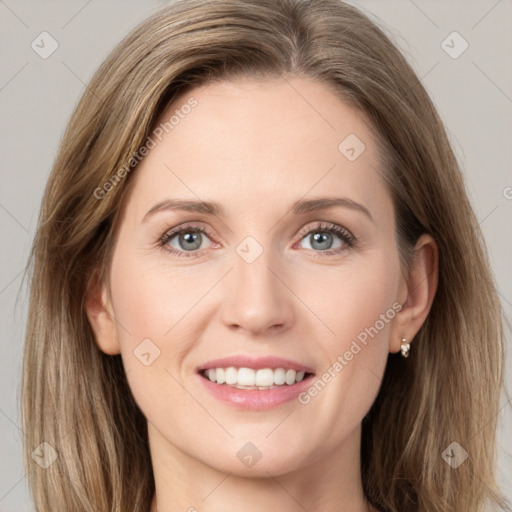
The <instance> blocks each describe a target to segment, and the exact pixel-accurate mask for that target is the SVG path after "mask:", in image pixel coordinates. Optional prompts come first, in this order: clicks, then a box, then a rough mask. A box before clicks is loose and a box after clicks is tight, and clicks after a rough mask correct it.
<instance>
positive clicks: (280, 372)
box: [274, 368, 286, 386]
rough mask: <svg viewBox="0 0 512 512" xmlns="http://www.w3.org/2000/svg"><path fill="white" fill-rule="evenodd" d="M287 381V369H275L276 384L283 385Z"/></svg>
mask: <svg viewBox="0 0 512 512" xmlns="http://www.w3.org/2000/svg"><path fill="white" fill-rule="evenodd" d="M285 382H286V370H284V368H278V369H277V370H275V371H274V384H276V385H277V386H282V385H283V384H284V383H285Z"/></svg>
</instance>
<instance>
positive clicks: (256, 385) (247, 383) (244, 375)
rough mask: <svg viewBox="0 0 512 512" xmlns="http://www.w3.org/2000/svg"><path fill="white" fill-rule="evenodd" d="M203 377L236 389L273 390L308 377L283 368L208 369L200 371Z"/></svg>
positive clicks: (303, 373)
mask: <svg viewBox="0 0 512 512" xmlns="http://www.w3.org/2000/svg"><path fill="white" fill-rule="evenodd" d="M202 375H203V377H205V378H207V379H209V380H210V382H215V383H217V384H225V385H227V386H232V387H234V388H237V389H246V390H249V389H259V390H267V389H274V388H277V387H279V386H292V385H293V384H296V383H298V382H302V381H303V380H304V378H305V377H306V376H307V375H308V373H307V372H304V371H295V370H292V369H288V370H287V369H285V368H275V369H273V368H260V369H259V370H254V369H253V368H244V367H242V368H235V367H233V366H230V367H228V368H209V369H206V370H203V371H202Z"/></svg>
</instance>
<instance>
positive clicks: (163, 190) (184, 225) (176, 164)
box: [110, 78, 407, 475]
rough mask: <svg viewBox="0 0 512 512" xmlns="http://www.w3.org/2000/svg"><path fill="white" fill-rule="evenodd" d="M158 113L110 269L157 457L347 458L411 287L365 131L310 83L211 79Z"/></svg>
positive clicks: (119, 338)
mask: <svg viewBox="0 0 512 512" xmlns="http://www.w3.org/2000/svg"><path fill="white" fill-rule="evenodd" d="M187 102H188V103H187ZM184 105H189V106H190V105H191V106H190V108H189V107H184ZM176 110H178V112H175V111H176ZM173 115H174V116H175V117H174V118H173V120H172V121H170V122H169V120H170V118H171V116H173ZM161 121H162V123H165V122H169V124H167V126H166V129H165V128H163V127H161V128H160V129H159V130H158V131H157V132H154V133H153V135H152V139H153V142H154V143H155V144H153V143H150V144H149V146H151V148H152V149H149V152H148V154H147V155H146V157H145V158H144V160H143V161H142V163H141V164H140V166H139V167H138V168H137V169H136V170H135V171H133V172H134V174H135V175H134V176H132V178H133V179H134V180H135V182H134V183H132V185H133V188H132V189H131V192H130V195H129V196H128V198H127V202H126V204H125V210H124V215H123V218H122V220H121V224H120V226H119V231H118V233H117V239H116V244H115V248H114V253H113V259H112V264H111V270H110V279H111V283H110V296H111V306H112V312H113V315H114V316H115V319H116V327H117V334H116V340H115V342H113V345H111V347H114V346H115V347H114V348H112V349H111V352H112V353H114V352H116V351H120V352H121V354H122V360H123V363H124V366H125V369H126V372H127V377H128V380H129V384H130V387H131V389H132V392H133V395H134V397H135V399H136V401H137V403H138V405H139V407H140V409H141V410H142V412H143V413H144V415H145V416H146V418H147V420H148V427H149V435H150V443H151V447H152V452H153V453H154V456H155V457H160V456H161V457H162V458H163V457H164V456H165V457H166V460H169V457H167V456H169V455H172V456H174V457H175V459H174V460H176V457H178V458H179V457H185V458H190V457H191V458H192V459H193V460H195V461H198V462H200V463H204V464H207V465H208V466H210V467H213V468H216V469H219V470H222V471H225V472H234V473H239V474H251V475H266V474H267V473H266V472H267V471H268V472H270V473H271V474H273V475H278V474H283V473H285V472H288V471H293V470H295V469H300V468H303V467H306V466H307V465H309V464H313V463H315V462H319V461H326V460H327V459H328V458H329V457H335V456H336V454H337V453H340V452H341V450H344V453H346V451H347V450H349V451H350V450H351V451H352V453H353V454H354V456H355V455H356V454H358V452H357V450H359V444H358V437H357V436H358V433H359V428H360V424H361V421H362V419H363V417H364V416H365V414H366V413H367V412H368V410H369V408H370V406H371V405H372V403H373V401H374V399H375V397H376V395H377V392H378V389H379V386H380V383H381V378H382V375H383V372H384V368H385V365H386V360H387V356H388V353H389V351H392V352H396V351H397V350H398V347H399V342H398V340H399V338H400V337H401V336H402V335H403V334H404V333H402V332H400V326H399V314H398V311H399V310H400V304H402V303H403V302H404V300H405V299H406V296H407V291H406V285H405V283H404V278H403V276H402V273H401V269H400V265H399V255H398V250H397V243H396V238H395V225H394V215H393V205H392V201H391V197H390V195H389V193H388V191H387V189H386V187H385V185H384V181H383V178H382V176H381V173H382V172H383V169H382V168H381V166H380V164H379V160H378V155H377V152H376V144H375V139H374V137H373V135H372V131H371V128H370V127H369V126H368V125H367V124H366V122H365V120H364V119H363V117H362V115H361V114H360V113H359V112H358V111H356V110H354V109H352V108H350V107H349V106H347V105H346V104H344V103H343V102H342V101H341V100H340V99H339V98H338V97H337V96H336V95H335V94H334V93H333V92H332V91H331V90H330V89H328V88H326V86H324V85H321V84H319V83H317V82H314V81H312V80H309V79H304V78H290V79H289V80H284V79H279V80H264V81H261V80H249V79H247V80H245V81H243V82H238V83H236V84H235V83H215V84H213V83H212V84H209V85H207V86H203V87H199V88H196V89H194V90H192V91H190V93H187V94H185V95H183V96H182V97H180V98H179V99H178V100H176V101H175V103H174V104H173V105H172V106H171V107H170V108H169V109H168V110H167V111H166V113H165V114H164V115H163V117H162V119H161ZM160 139H161V140H160ZM324 201H325V204H324ZM328 201H330V203H329V202H328ZM173 202H174V203H175V206H174V207H173V206H172V203H173ZM180 203H181V204H182V207H181V208H180V206H179V205H180ZM192 203H194V204H192ZM211 203H215V206H216V210H215V211H214V207H213V206H212V204H211ZM194 205H195V206H194ZM201 205H202V206H201ZM179 230H182V231H181V233H180V232H179ZM199 230H201V231H199ZM171 231H172V233H170V232H171ZM117 343H118V346H117V345H116V344H117ZM302 372H306V373H305V374H304V373H302ZM209 376H210V377H211V380H210V379H209ZM303 376H304V379H303V380H302V381H301V382H296V381H300V380H301V378H302V377H303ZM217 379H219V381H220V383H219V382H217ZM226 380H227V383H226ZM283 381H284V383H283ZM236 385H239V386H241V387H239V388H237V387H236ZM258 388H263V389H258ZM171 458H172V457H171Z"/></svg>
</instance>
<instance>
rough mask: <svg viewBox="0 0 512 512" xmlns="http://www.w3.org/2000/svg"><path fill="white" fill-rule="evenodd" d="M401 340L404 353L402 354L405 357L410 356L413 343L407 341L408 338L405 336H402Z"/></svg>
mask: <svg viewBox="0 0 512 512" xmlns="http://www.w3.org/2000/svg"><path fill="white" fill-rule="evenodd" d="M400 342H401V345H400V352H401V353H402V355H403V356H404V357H409V351H410V349H411V344H410V343H407V340H406V339H405V338H402V339H401V340H400Z"/></svg>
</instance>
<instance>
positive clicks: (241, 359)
mask: <svg viewBox="0 0 512 512" xmlns="http://www.w3.org/2000/svg"><path fill="white" fill-rule="evenodd" d="M230 366H233V367H235V368H252V369H253V370H259V369H261V368H284V369H285V370H295V371H297V372H301V371H302V372H306V373H313V369H312V368H311V367H309V366H307V365H304V364H302V363H299V362H297V361H293V360H292V359H285V358H283V357H275V356H266V357H251V356H243V355H233V356H228V357H223V358H221V359H212V360H211V361H207V362H206V363H204V364H202V365H201V366H198V367H197V372H201V371H203V370H208V369H210V368H229V367H230Z"/></svg>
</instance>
